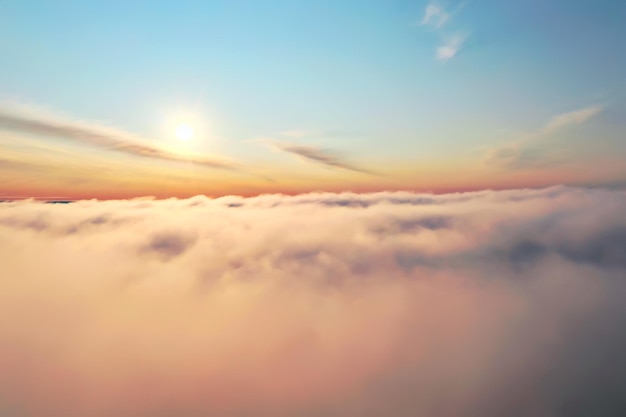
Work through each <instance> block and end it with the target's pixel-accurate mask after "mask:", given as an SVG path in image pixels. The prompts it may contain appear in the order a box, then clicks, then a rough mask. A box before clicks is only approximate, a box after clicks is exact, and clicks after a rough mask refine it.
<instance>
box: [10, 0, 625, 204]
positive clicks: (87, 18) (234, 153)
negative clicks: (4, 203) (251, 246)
mask: <svg viewBox="0 0 626 417" xmlns="http://www.w3.org/2000/svg"><path fill="white" fill-rule="evenodd" d="M624 21H626V3H625V2H623V1H621V0H614V1H609V0H598V1H588V0H586V1H583V0H551V1H547V0H523V1H522V0H515V1H514V0H497V1H496V0H474V1H463V2H460V1H446V2H443V1H442V2H436V3H432V2H424V1H411V0H378V1H374V0H342V1H337V0H332V1H331V0H319V1H314V2H312V1H286V0H284V1H278V0H275V1H258V0H254V1H253V0H249V1H236V2H234V1H226V0H224V1H218V0H213V1H176V2H172V1H154V0H153V1H132V2H129V1H126V0H124V1H117V0H109V1H101V2H94V1H90V2H87V1H69V0H68V1H53V0H49V1H41V0H40V1H30V0H9V1H4V2H1V3H0V55H1V56H2V65H0V96H1V97H0V98H1V103H0V198H12V197H29V196H30V197H39V198H93V197H96V198H117V197H134V196H145V195H153V196H157V197H168V196H179V197H184V196H190V195H195V194H207V195H224V194H243V195H251V194H258V193H265V192H283V193H295V192H303V191H315V190H328V191H342V190H353V191H374V190H395V189H407V190H419V191H435V192H439V191H454V190H466V189H481V188H513V187H534V186H543V185H551V184H561V183H563V184H581V185H612V186H614V185H618V186H619V185H624V184H626V164H625V163H624V160H626V138H625V132H626V82H625V81H624V74H626V43H625V42H624V39H626V25H624ZM181 121H184V122H185V123H189V124H191V125H192V126H193V128H194V130H195V132H196V135H195V138H194V140H193V141H192V142H190V143H181V142H180V141H178V140H177V139H176V137H175V135H174V129H175V126H176V124H177V123H179V122H181Z"/></svg>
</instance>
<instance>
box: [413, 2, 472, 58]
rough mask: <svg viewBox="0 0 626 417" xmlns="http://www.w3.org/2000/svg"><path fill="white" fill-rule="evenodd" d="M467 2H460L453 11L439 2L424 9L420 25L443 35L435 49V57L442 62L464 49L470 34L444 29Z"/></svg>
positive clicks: (432, 3)
mask: <svg viewBox="0 0 626 417" xmlns="http://www.w3.org/2000/svg"><path fill="white" fill-rule="evenodd" d="M464 5H465V3H460V4H459V5H458V6H457V7H456V8H455V9H454V10H453V11H449V10H448V9H446V8H445V7H444V6H443V5H441V4H439V3H437V2H431V3H429V4H428V5H426V8H425V9H424V16H423V17H422V19H421V21H420V22H419V25H420V26H423V27H427V28H431V29H434V30H435V31H436V32H437V33H438V35H439V36H440V37H441V43H440V44H439V46H438V47H437V49H436V51H435V58H436V59H437V60H438V61H440V62H444V63H445V62H448V61H450V60H451V59H453V58H454V57H456V56H457V55H458V53H459V52H460V51H461V49H463V46H464V45H465V43H466V41H467V39H468V38H469V35H468V34H467V33H463V32H460V31H455V32H446V31H444V30H443V28H444V26H446V25H447V24H448V23H449V21H450V20H451V18H452V16H453V15H455V14H458V13H459V12H460V11H461V9H462V8H463V7H464Z"/></svg>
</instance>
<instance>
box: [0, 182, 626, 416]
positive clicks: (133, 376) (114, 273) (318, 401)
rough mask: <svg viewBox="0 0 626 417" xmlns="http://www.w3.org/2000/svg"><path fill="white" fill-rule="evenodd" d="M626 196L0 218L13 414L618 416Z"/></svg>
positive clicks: (318, 202)
mask: <svg viewBox="0 0 626 417" xmlns="http://www.w3.org/2000/svg"><path fill="white" fill-rule="evenodd" d="M624 213H626V193H625V192H620V191H603V190H582V189H572V188H560V187H559V188H551V189H545V190H520V191H507V192H479V193H468V194H454V195H443V196H433V195H417V194H411V193H379V194H365V195H358V194H309V195H301V196H295V197H288V196H280V195H268V196H261V197H256V198H249V199H245V198H238V197H225V198H219V199H214V200H211V199H208V198H205V197H195V198H192V199H189V200H165V201H154V200H132V201H109V202H97V201H82V202H77V203H74V204H69V205H50V204H43V203H36V202H31V201H26V202H13V203H4V204H0V268H1V271H2V272H1V279H0V415H11V416H27V417H31V416H33V417H40V416H41V417H50V416H52V417H57V416H58V417H61V416H63V417H74V416H75V417H110V416H116V417H141V416H146V417H153V416H154V417H156V416H158V417H165V416H190V417H195V416H198V417H206V416H226V417H230V416H260V417H265V416H267V417H277V416H281V417H282V416H285V417H287V416H290V417H291V416H303V417H304V416H306V417H317V416H320V417H321V416H324V417H327V416H328V417H369V416H371V417H379V416H394V417H420V416H424V417H428V416H440V417H446V416H450V417H474V416H476V417H490V416H493V417H500V416H513V415H514V416H534V417H560V416H568V417H570V416H596V417H602V416H622V415H626V399H625V398H624V396H623V393H624V392H626V358H625V357H624V352H626V332H624V331H623V329H624V328H625V325H626V303H624V302H623V300H624V297H625V296H626V283H625V282H624V281H625V279H626V215H625V214H624Z"/></svg>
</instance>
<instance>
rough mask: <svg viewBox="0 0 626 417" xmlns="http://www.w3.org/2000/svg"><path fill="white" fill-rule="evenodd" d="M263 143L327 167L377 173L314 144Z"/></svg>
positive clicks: (369, 173)
mask: <svg viewBox="0 0 626 417" xmlns="http://www.w3.org/2000/svg"><path fill="white" fill-rule="evenodd" d="M263 143H264V144H266V145H267V146H269V147H271V148H272V149H277V150H279V151H283V152H286V153H289V154H292V155H295V156H298V157H300V158H304V159H306V160H309V161H313V162H316V163H318V164H322V165H326V166H328V167H332V168H340V169H345V170H348V171H353V172H359V173H361V174H368V175H379V174H377V173H375V172H374V171H371V170H369V169H365V168H362V167H359V166H356V165H354V164H352V163H350V162H348V161H345V160H344V159H343V158H341V157H339V156H338V155H336V154H335V153H332V152H330V151H328V150H324V149H320V148H318V147H315V146H307V145H300V144H294V143H288V142H282V141H281V142H277V141H263Z"/></svg>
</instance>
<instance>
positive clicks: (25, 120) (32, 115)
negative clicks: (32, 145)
mask: <svg viewBox="0 0 626 417" xmlns="http://www.w3.org/2000/svg"><path fill="white" fill-rule="evenodd" d="M0 129H9V130H14V131H19V132H23V133H29V134H36V135H43V136H52V137H58V138H64V139H71V140H74V141H78V142H82V143H86V144H89V145H93V146H95V147H99V148H104V149H110V150H114V151H118V152H123V153H126V154H130V155H135V156H140V157H147V158H153V159H160V160H164V161H173V162H192V163H194V164H197V165H202V166H206V167H210V168H218V169H226V170H240V167H239V166H238V165H237V164H236V163H234V162H232V161H228V160H225V159H221V158H211V157H205V156H200V155H187V154H177V153H173V152H169V151H167V150H164V149H161V148H158V147H156V146H153V145H150V144H148V143H146V140H145V139H144V138H141V137H139V136H137V135H134V134H132V133H129V132H126V131H123V130H121V129H116V128H112V127H109V126H103V125H101V124H97V123H88V122H83V121H77V120H71V119H68V118H63V117H59V116H55V115H50V114H46V113H43V112H40V111H37V112H36V111H25V110H24V109H23V108H18V107H16V109H11V108H9V107H8V106H2V107H0Z"/></svg>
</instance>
